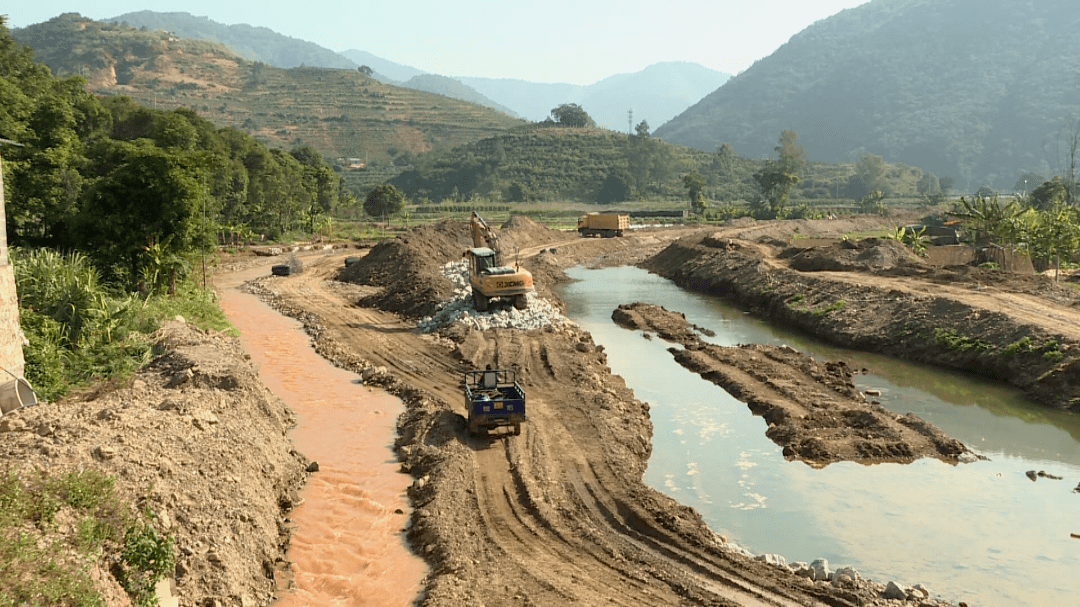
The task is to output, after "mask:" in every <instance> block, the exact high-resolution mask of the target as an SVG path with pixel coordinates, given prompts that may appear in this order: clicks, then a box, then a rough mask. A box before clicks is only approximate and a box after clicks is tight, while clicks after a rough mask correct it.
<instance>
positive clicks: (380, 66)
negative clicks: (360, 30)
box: [340, 49, 424, 84]
mask: <svg viewBox="0 0 1080 607" xmlns="http://www.w3.org/2000/svg"><path fill="white" fill-rule="evenodd" d="M340 54H341V55H342V56H343V57H345V58H346V59H349V60H350V61H352V62H353V63H356V64H357V65H366V66H368V67H370V68H371V69H372V70H373V71H374V72H375V73H376V74H380V75H382V76H383V77H385V78H386V79H387V80H386V82H389V83H390V84H397V83H399V82H405V81H406V80H408V79H409V78H412V77H413V76H419V75H421V74H423V73H424V72H423V71H422V70H418V69H416V68H415V67H410V66H408V65H402V64H400V63H394V62H393V61H390V60H388V59H383V58H382V57H376V56H375V55H372V54H371V53H369V52H367V51H358V50H356V49H349V50H347V51H341V53H340ZM380 80H382V78H380Z"/></svg>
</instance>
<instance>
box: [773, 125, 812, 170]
mask: <svg viewBox="0 0 1080 607" xmlns="http://www.w3.org/2000/svg"><path fill="white" fill-rule="evenodd" d="M773 149H774V150H776V153H777V154H779V156H780V160H779V163H780V168H781V170H783V171H784V172H785V173H791V174H792V175H799V174H800V173H801V172H802V170H803V169H804V168H805V167H806V148H804V147H803V146H802V145H800V144H799V134H798V133H796V132H795V131H793V130H791V129H784V130H783V131H781V132H780V145H778V146H776V147H775V148H773Z"/></svg>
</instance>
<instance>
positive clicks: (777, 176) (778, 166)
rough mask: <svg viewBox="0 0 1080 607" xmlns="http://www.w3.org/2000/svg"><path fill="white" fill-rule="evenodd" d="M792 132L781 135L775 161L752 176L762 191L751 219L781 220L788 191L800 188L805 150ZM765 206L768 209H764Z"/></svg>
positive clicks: (788, 194)
mask: <svg viewBox="0 0 1080 607" xmlns="http://www.w3.org/2000/svg"><path fill="white" fill-rule="evenodd" d="M798 140H799V136H798V135H797V134H796V133H795V131H792V130H789V129H785V130H784V131H782V132H781V133H780V144H779V145H777V146H776V148H775V149H776V152H777V154H778V155H779V159H777V160H766V161H765V164H764V165H763V166H762V168H761V169H760V170H759V171H757V172H756V173H754V175H753V177H754V181H755V182H757V184H758V188H760V190H761V196H762V200H759V201H758V203H757V205H756V206H757V208H755V209H754V215H755V217H757V218H758V219H775V218H779V217H783V216H784V211H785V209H786V207H787V203H788V197H789V196H790V195H791V190H792V189H794V188H795V186H796V185H798V184H799V171H800V170H802V167H803V166H804V165H805V164H806V150H805V149H804V148H803V146H801V145H799V143H798ZM766 204H767V207H766V206H765V205H766Z"/></svg>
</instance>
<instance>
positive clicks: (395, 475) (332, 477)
mask: <svg viewBox="0 0 1080 607" xmlns="http://www.w3.org/2000/svg"><path fill="white" fill-rule="evenodd" d="M269 273H270V266H269V265H267V266H266V267H265V268H258V269H254V270H247V271H244V272H238V273H235V274H230V275H227V276H225V277H224V279H223V280H219V285H218V293H219V296H220V297H221V302H220V303H221V307H222V309H223V310H224V311H225V314H226V316H228V318H229V321H230V322H232V323H233V325H235V326H236V328H237V329H239V330H240V341H241V342H242V343H243V346H244V349H245V350H246V351H247V352H248V353H249V354H250V355H251V358H252V360H253V361H254V362H255V363H256V364H257V365H258V368H259V375H260V377H261V378H262V381H263V383H265V384H266V386H267V387H268V388H270V390H272V391H273V392H274V394H276V395H277V396H278V397H280V398H281V399H282V400H284V401H285V402H286V403H287V404H288V405H289V407H291V408H292V409H293V411H295V412H296V414H297V416H298V420H299V425H298V426H297V428H296V429H294V430H293V431H292V437H293V441H294V443H295V444H296V448H297V449H298V450H299V451H300V452H301V453H303V454H304V455H306V456H307V457H308V458H309V459H311V460H313V461H317V462H318V463H319V471H318V472H315V473H314V474H312V475H311V478H310V480H309V481H308V483H307V485H306V487H305V488H304V490H303V492H302V493H301V497H303V498H304V502H303V504H302V505H301V506H299V507H298V508H296V509H295V510H294V511H293V512H292V513H291V514H290V515H289V516H290V518H291V519H292V520H293V523H294V524H295V525H296V528H295V531H294V534H293V538H292V545H291V547H290V549H289V554H288V557H289V560H291V561H292V563H293V574H294V580H293V581H294V583H293V586H292V588H291V589H290V590H289V591H288V592H287V593H285V594H283V595H282V596H281V598H280V599H279V600H278V601H277V603H276V604H275V605H276V606H277V607H293V606H299V605H303V606H305V607H322V606H331V605H332V606H340V605H371V606H379V607H394V606H408V605H412V604H414V603H415V601H416V599H417V597H418V596H419V593H420V590H421V580H422V579H423V577H424V575H425V574H426V573H427V567H426V565H425V564H424V562H423V561H422V560H421V559H420V558H418V557H417V556H416V555H415V554H413V553H412V551H411V550H410V549H409V548H408V546H407V545H406V543H405V534H404V529H405V527H406V526H407V524H408V521H409V514H410V512H411V509H410V508H409V504H408V497H407V495H406V493H405V491H406V488H407V487H408V485H409V483H410V481H411V478H410V477H409V476H408V475H405V474H402V473H400V472H399V471H398V470H399V464H398V462H397V458H396V457H395V455H394V453H393V451H392V445H393V441H394V438H395V436H396V429H395V420H396V418H397V416H398V414H399V413H401V412H402V410H403V408H402V404H401V401H400V400H398V399H397V398H395V397H394V396H391V395H389V394H387V393H385V392H382V391H380V390H377V389H373V388H368V387H367V386H363V385H361V384H360V383H359V382H358V379H357V376H356V375H355V374H354V373H350V372H348V371H345V370H342V369H338V368H336V367H334V366H333V365H331V364H330V363H329V362H327V361H326V360H325V359H323V358H322V357H320V356H319V355H318V354H316V353H315V351H314V349H312V348H311V346H310V341H309V339H308V336H307V335H306V334H305V333H304V332H303V329H302V327H301V325H300V323H299V322H297V321H295V320H293V319H291V318H287V317H285V316H282V315H280V314H278V313H277V312H275V311H274V310H272V309H271V308H270V307H269V306H267V305H266V304H264V303H263V302H261V301H260V300H259V299H258V298H256V297H255V296H253V295H250V294H247V293H242V292H241V291H240V290H239V288H238V287H239V285H240V284H241V283H242V282H243V281H244V280H249V279H251V278H255V277H257V276H261V275H266V274H269Z"/></svg>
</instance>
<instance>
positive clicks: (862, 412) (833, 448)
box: [612, 303, 976, 467]
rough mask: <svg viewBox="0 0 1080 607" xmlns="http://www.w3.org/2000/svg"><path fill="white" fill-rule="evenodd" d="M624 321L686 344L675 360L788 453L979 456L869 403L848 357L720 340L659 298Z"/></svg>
mask: <svg viewBox="0 0 1080 607" xmlns="http://www.w3.org/2000/svg"><path fill="white" fill-rule="evenodd" d="M612 320H614V321H615V322H616V323H617V324H619V325H620V326H622V327H625V328H628V329H635V330H640V331H646V332H647V333H645V335H646V336H649V335H650V333H648V332H652V331H655V332H656V333H657V335H658V336H659V337H660V338H662V339H665V340H667V341H671V342H675V343H679V344H681V345H683V346H684V348H674V347H673V348H669V349H668V351H669V352H671V354H672V355H673V356H674V357H675V360H676V361H677V362H678V363H679V364H681V365H682V366H684V367H686V368H687V369H689V370H690V371H693V372H695V373H697V374H699V375H701V376H702V377H703V378H705V379H707V380H709V381H711V382H713V383H715V384H717V385H719V386H720V387H722V388H723V389H724V390H725V391H727V392H728V393H729V394H731V395H732V396H734V397H735V398H737V399H739V400H741V401H743V402H745V403H746V404H747V405H748V406H749V407H750V410H751V411H753V412H754V415H760V416H761V417H763V418H764V419H765V421H766V423H768V425H769V427H768V430H767V431H766V433H765V434H766V436H768V437H769V438H770V439H771V440H772V441H773V442H775V443H776V444H777V445H779V446H781V447H783V453H784V457H786V458H788V459H798V460H801V461H803V462H806V463H807V464H809V465H811V466H815V467H822V466H825V465H827V464H829V463H832V462H836V461H853V462H859V463H862V464H874V463H883V462H903V463H907V462H911V461H914V460H916V459H918V458H920V457H936V458H939V459H941V460H943V461H948V462H953V463H955V462H958V461H960V459H961V457H965V458H966V459H967V460H968V461H974V460H975V459H976V456H974V455H973V454H972V453H971V452H970V450H969V449H967V448H966V447H965V446H964V445H963V444H961V443H960V442H959V441H956V440H954V439H951V438H949V437H948V436H946V435H945V433H944V432H942V431H941V430H940V429H938V428H936V427H935V426H934V425H933V424H930V423H928V422H926V421H925V420H922V419H920V418H919V417H917V416H915V415H913V414H910V413H909V414H907V415H903V416H898V415H896V414H895V413H893V412H891V411H889V410H888V409H886V408H885V407H882V406H881V405H879V404H877V403H875V402H871V401H867V399H866V397H865V396H864V395H863V394H862V393H860V392H859V391H858V389H857V388H856V387H855V384H854V383H853V382H852V377H853V375H854V373H853V371H852V369H850V368H849V367H848V366H847V364H845V363H844V362H843V361H837V362H825V363H821V362H818V361H816V360H814V359H813V358H812V357H810V356H808V355H806V354H803V353H801V352H798V351H797V350H795V349H794V348H791V347H788V346H767V345H759V344H748V345H740V346H731V347H728V346H717V345H715V344H710V343H708V342H705V341H703V340H702V339H701V337H700V334H702V332H703V330H702V329H701V328H699V327H696V326H693V325H690V324H689V323H687V322H686V317H685V316H684V315H683V314H681V313H678V312H672V311H669V310H666V309H664V308H663V307H661V306H657V305H654V304H643V303H634V304H623V305H620V306H619V307H618V308H617V309H616V310H615V312H613V313H612Z"/></svg>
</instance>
